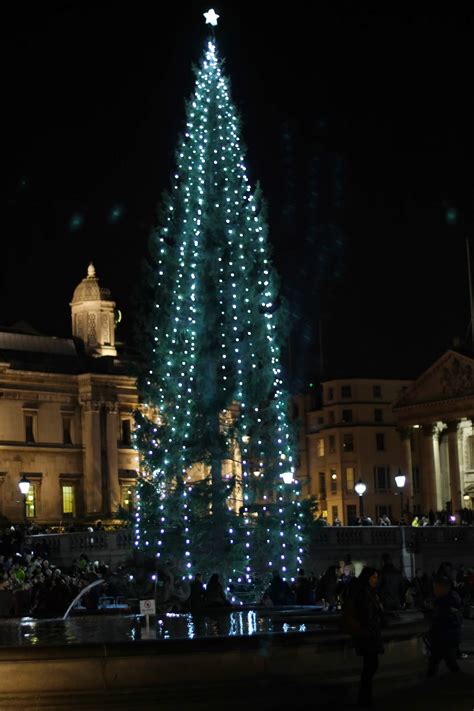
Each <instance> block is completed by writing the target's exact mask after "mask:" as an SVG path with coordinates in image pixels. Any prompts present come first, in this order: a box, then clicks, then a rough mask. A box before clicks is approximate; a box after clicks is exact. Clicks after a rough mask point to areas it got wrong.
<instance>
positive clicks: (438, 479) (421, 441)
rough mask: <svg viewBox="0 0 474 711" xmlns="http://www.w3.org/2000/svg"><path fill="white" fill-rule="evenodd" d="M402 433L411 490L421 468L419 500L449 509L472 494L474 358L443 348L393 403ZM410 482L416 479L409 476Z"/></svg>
mask: <svg viewBox="0 0 474 711" xmlns="http://www.w3.org/2000/svg"><path fill="white" fill-rule="evenodd" d="M394 414H395V416H396V418H397V421H398V424H399V427H400V430H401V433H402V436H403V439H404V469H405V471H406V473H407V475H408V478H409V489H410V495H413V493H412V492H413V489H414V488H416V487H414V484H413V467H414V463H415V462H416V463H418V465H419V467H420V472H421V493H422V505H423V509H424V510H425V511H429V510H430V509H431V510H433V511H436V510H438V511H439V510H448V511H450V512H451V513H452V514H453V515H457V512H458V511H459V510H460V509H462V508H472V502H473V500H474V428H473V422H474V359H473V358H472V357H471V356H469V355H464V354H462V353H458V352H455V351H448V352H447V353H445V354H444V355H443V356H442V357H441V358H440V359H439V360H437V361H436V362H435V363H434V364H433V365H432V366H431V368H429V369H428V370H427V371H426V372H425V373H423V374H422V375H421V376H420V377H419V378H418V379H417V380H416V381H415V382H414V383H413V384H412V385H411V386H410V387H409V388H408V389H407V390H406V391H405V392H404V393H403V395H402V396H401V397H400V398H399V399H398V401H397V402H396V403H395V406H394ZM415 483H416V482H415Z"/></svg>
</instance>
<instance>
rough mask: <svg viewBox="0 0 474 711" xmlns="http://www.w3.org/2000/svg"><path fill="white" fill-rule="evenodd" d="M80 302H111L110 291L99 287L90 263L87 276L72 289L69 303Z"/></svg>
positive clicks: (93, 268)
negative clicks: (72, 292)
mask: <svg viewBox="0 0 474 711" xmlns="http://www.w3.org/2000/svg"><path fill="white" fill-rule="evenodd" d="M81 301H111V298H110V290H109V289H104V288H101V287H100V286H99V280H98V278H97V276H96V273H95V267H94V265H93V264H92V262H91V263H90V264H89V267H88V269H87V276H86V277H85V279H83V280H82V281H81V283H80V284H79V286H77V287H76V288H75V289H74V294H73V297H72V302H71V303H73V304H76V303H78V302H81Z"/></svg>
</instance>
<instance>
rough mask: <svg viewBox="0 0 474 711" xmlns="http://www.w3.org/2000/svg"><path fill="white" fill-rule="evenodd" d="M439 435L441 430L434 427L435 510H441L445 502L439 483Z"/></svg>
mask: <svg viewBox="0 0 474 711" xmlns="http://www.w3.org/2000/svg"><path fill="white" fill-rule="evenodd" d="M440 437H441V432H440V430H439V429H438V427H437V426H436V427H435V432H434V434H433V449H434V469H435V480H434V481H435V492H434V494H435V496H434V499H435V504H436V511H443V509H444V506H445V502H444V501H443V487H442V483H441V460H440V453H439V439H440Z"/></svg>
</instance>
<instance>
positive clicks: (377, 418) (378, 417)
mask: <svg viewBox="0 0 474 711" xmlns="http://www.w3.org/2000/svg"><path fill="white" fill-rule="evenodd" d="M374 422H383V410H374Z"/></svg>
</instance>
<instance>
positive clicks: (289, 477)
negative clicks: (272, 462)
mask: <svg viewBox="0 0 474 711" xmlns="http://www.w3.org/2000/svg"><path fill="white" fill-rule="evenodd" d="M280 476H281V478H282V479H283V483H284V484H293V481H294V476H293V472H283V474H280Z"/></svg>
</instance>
